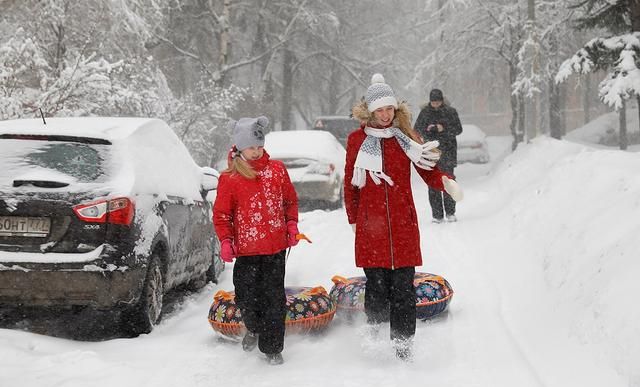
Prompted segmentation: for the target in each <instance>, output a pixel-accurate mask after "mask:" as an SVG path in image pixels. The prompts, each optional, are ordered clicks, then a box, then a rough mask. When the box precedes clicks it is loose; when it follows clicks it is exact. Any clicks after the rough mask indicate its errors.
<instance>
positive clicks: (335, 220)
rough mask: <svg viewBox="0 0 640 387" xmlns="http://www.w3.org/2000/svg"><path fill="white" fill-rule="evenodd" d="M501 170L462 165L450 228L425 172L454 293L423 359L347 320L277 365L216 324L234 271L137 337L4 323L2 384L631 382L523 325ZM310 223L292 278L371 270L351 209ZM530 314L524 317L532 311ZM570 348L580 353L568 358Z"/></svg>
mask: <svg viewBox="0 0 640 387" xmlns="http://www.w3.org/2000/svg"><path fill="white" fill-rule="evenodd" d="M503 140H504V139H500V141H498V142H494V143H492V146H494V147H498V148H494V150H493V153H494V155H500V154H502V151H503V150H504V149H505V147H508V146H509V144H508V140H506V141H503ZM490 170H491V166H490V165H486V166H478V165H463V166H461V167H460V168H459V169H458V170H457V172H458V179H459V181H460V182H461V183H462V185H463V187H464V188H465V190H466V199H465V201H464V202H462V203H461V204H460V206H459V208H458V215H459V219H460V221H459V222H458V223H451V224H440V225H436V224H432V223H430V210H429V205H428V200H427V191H426V188H425V187H423V186H422V185H421V184H420V182H419V181H416V180H415V179H414V187H415V190H414V197H415V200H416V206H417V209H418V213H419V215H418V217H419V222H420V226H421V227H420V228H421V234H422V248H423V257H424V262H425V265H424V266H423V267H422V268H419V271H427V272H431V273H436V274H440V275H442V276H444V277H445V278H447V279H448V280H449V281H450V283H451V284H452V286H453V288H454V290H455V295H454V297H453V301H452V303H451V305H450V308H449V311H448V313H445V314H443V315H441V316H439V317H438V318H435V319H433V320H432V321H428V322H418V328H417V334H416V343H415V359H414V362H413V363H412V364H405V363H402V362H399V361H398V360H396V359H395V357H394V356H393V351H392V349H391V347H390V345H389V343H388V341H387V340H382V341H381V342H375V341H373V340H371V339H370V338H368V337H366V336H365V335H364V334H363V330H362V325H361V324H348V323H346V322H344V321H342V320H340V319H339V318H338V319H336V320H334V322H333V324H332V326H331V328H330V329H329V331H328V332H326V333H325V334H323V335H319V336H300V335H289V336H287V338H286V342H285V351H284V353H283V354H284V358H285V364H284V365H282V366H280V367H273V366H269V365H267V364H266V363H265V362H264V361H263V360H262V358H261V356H259V355H258V353H250V354H247V353H244V352H243V351H242V349H241V348H240V346H239V345H237V344H235V343H230V342H228V341H225V340H221V339H220V338H219V337H218V336H217V335H216V334H215V333H214V332H213V331H212V329H211V328H210V326H209V325H208V322H207V312H208V309H209V306H210V304H211V301H212V297H213V294H214V293H215V292H216V291H217V290H218V289H227V290H228V289H232V288H233V286H232V283H231V268H230V267H228V268H227V269H226V270H225V272H224V273H223V275H222V278H221V281H220V283H219V284H217V285H213V284H209V285H208V286H207V287H206V288H205V289H203V290H202V291H201V292H200V293H198V294H195V295H193V296H190V297H189V298H187V299H186V300H184V302H182V303H181V304H180V305H179V306H178V307H177V308H175V310H173V311H172V312H171V313H170V314H168V315H166V316H164V320H163V322H162V323H161V324H160V326H158V327H157V328H156V329H155V330H154V331H153V332H152V333H151V334H149V335H143V336H141V337H138V338H135V339H116V340H109V341H105V342H97V343H96V342H77V341H71V340H65V339H58V338H52V337H47V336H41V335H36V334H33V333H28V332H22V331H17V330H7V329H0V364H1V366H0V367H2V368H1V369H0V386H2V387H14V386H16V387H17V386H33V387H35V386H38V387H40V386H64V387H71V386H74V387H75V386H77V387H81V386H83V387H84V386H104V387H114V386H119V387H125V386H136V387H141V386H155V387H160V386H194V387H196V386H213V385H225V386H281V385H288V386H327V385H331V386H353V387H360V386H362V387H365V386H366V387H372V386H385V387H391V386H407V385H437V386H442V387H444V386H465V387H469V386H483V387H501V386H505V387H507V386H509V387H512V386H518V387H528V386H570V385H579V386H581V387H584V386H591V385H594V386H595V385H607V386H614V385H616V386H617V385H623V384H620V383H617V381H618V379H616V376H615V375H613V374H612V372H611V371H609V370H604V371H602V372H593V373H590V372H589V369H588V365H589V364H592V363H591V362H592V360H593V359H591V358H589V357H587V358H586V359H584V362H582V361H580V360H582V359H580V356H579V354H578V351H576V350H574V349H573V348H572V347H571V346H570V345H568V344H567V345H559V346H558V347H557V348H548V346H547V345H548V342H542V341H541V342H540V346H541V348H539V349H535V348H534V347H532V344H531V343H532V342H534V344H535V341H536V340H537V338H539V337H540V333H539V332H537V333H536V332H533V333H532V337H529V338H526V337H527V332H523V329H526V328H527V325H525V324H517V323H518V322H519V321H520V320H519V318H518V317H516V318H514V317H513V313H512V312H513V308H514V307H513V305H514V303H513V302H507V301H508V300H505V297H508V295H509V294H510V291H509V290H506V289H505V288H504V287H505V286H507V284H509V282H508V281H507V278H506V277H507V276H506V275H505V273H509V270H512V269H513V270H517V268H516V269H514V268H512V267H509V263H508V262H509V257H508V255H509V254H513V253H514V250H515V249H517V242H514V243H516V244H514V243H511V242H509V239H510V238H513V237H514V235H513V232H512V230H510V229H509V227H510V226H509V224H508V223H505V222H500V221H487V219H489V218H493V217H495V216H496V214H500V212H501V211H502V207H503V206H504V205H505V204H504V203H506V202H508V201H509V200H510V198H508V197H496V193H495V192H493V191H492V188H491V186H490V185H489V184H488V180H489V179H490V176H491V175H488V173H489V171H490ZM493 184H499V182H493ZM300 230H301V231H302V232H304V233H306V234H307V235H308V236H309V237H310V238H311V239H312V240H313V241H314V243H313V244H310V245H309V244H306V245H302V246H300V247H297V248H296V249H295V250H294V251H293V252H292V253H291V256H290V257H289V261H288V265H287V276H286V283H287V284H288V285H290V286H316V285H322V286H324V287H325V288H326V289H327V290H329V289H330V288H331V285H332V283H331V277H332V276H333V275H336V274H339V275H342V276H347V277H348V276H353V275H361V271H359V270H358V269H356V268H355V267H354V265H353V234H352V231H351V228H350V227H349V225H348V224H347V223H346V216H345V214H344V210H343V209H342V210H337V211H332V212H324V211H312V212H307V213H304V214H302V216H301V222H300ZM514 246H515V247H514ZM502 247H504V249H502ZM496 257H498V258H500V259H496ZM505 262H507V263H505ZM496 264H498V265H500V266H497V265H496ZM516 278H517V277H516ZM509 286H512V287H513V286H515V287H519V286H521V287H522V288H527V287H529V286H533V285H531V284H527V283H519V284H518V283H515V284H514V283H510V284H509ZM520 290H521V291H520V293H522V294H527V292H526V291H522V289H520ZM509 301H512V300H509ZM527 313H528V312H522V313H521V314H520V316H523V317H522V319H525V318H528V317H527V316H528V314H527ZM534 323H537V322H531V324H534ZM540 324H542V328H541V329H542V330H543V331H544V323H542V322H541V323H540ZM514 327H519V328H516V329H514ZM386 333H387V334H388V332H386ZM383 337H385V338H386V335H383ZM551 337H553V336H552V335H551ZM532 348H534V349H532ZM552 352H554V353H555V355H552ZM567 356H570V357H572V358H573V357H575V358H576V359H578V360H576V361H575V362H573V363H572V362H568V363H567V364H563V365H560V364H559V363H558V362H562V361H563V357H567ZM554 362H555V363H554ZM551 363H554V364H556V365H557V367H556V368H554V367H553V366H552V365H550V364H551ZM541 365H542V366H541ZM585 367H587V368H586V371H585ZM558 369H560V370H558ZM577 371H581V372H582V375H576V374H575V373H576V372H577ZM567 380H573V381H575V382H576V384H573V383H570V384H567V383H566V381H567ZM607 382H608V383H607Z"/></svg>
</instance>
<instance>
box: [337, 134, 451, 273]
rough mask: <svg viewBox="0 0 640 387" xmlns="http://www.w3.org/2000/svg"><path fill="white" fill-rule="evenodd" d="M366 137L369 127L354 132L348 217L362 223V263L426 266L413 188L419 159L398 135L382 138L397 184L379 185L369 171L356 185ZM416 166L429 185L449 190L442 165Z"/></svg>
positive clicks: (359, 234)
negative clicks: (354, 179)
mask: <svg viewBox="0 0 640 387" xmlns="http://www.w3.org/2000/svg"><path fill="white" fill-rule="evenodd" d="M366 136H367V135H366V134H365V132H364V128H363V127H361V128H360V129H359V130H357V131H355V132H353V133H351V134H350V135H349V138H348V139H347V158H346V165H345V173H344V196H345V208H346V210H347V217H348V219H349V223H350V224H354V223H355V224H356V242H355V254H356V266H358V267H364V268H372V267H380V268H387V269H396V268H401V267H409V266H420V265H422V254H421V253H420V232H419V230H418V221H417V218H416V209H415V205H414V204H413V195H412V192H411V165H413V163H412V162H411V160H410V159H409V157H408V156H407V155H406V153H405V152H404V151H403V150H402V148H401V147H400V144H399V143H398V141H397V140H396V139H395V138H384V139H381V141H382V153H383V155H382V160H383V165H382V168H383V171H384V172H385V173H386V174H387V175H388V176H389V177H391V179H392V180H393V183H394V185H392V186H391V185H389V184H387V183H386V182H385V181H382V184H380V185H377V184H375V183H374V182H373V180H372V179H371V177H370V176H369V174H368V173H367V182H366V184H365V186H364V187H362V188H361V189H359V188H358V187H356V186H354V185H352V184H351V178H352V177H353V165H354V163H355V161H356V156H357V155H358V150H360V145H362V142H363V141H364V139H365V138H366ZM415 168H416V170H417V171H418V173H419V174H420V176H421V177H422V179H423V180H424V181H425V182H426V183H427V185H429V186H430V187H432V188H434V189H436V190H439V191H442V190H444V187H443V185H442V176H448V175H446V174H445V173H443V172H442V171H440V170H439V169H438V168H434V169H433V170H431V171H427V170H424V169H422V168H419V167H415ZM449 177H450V176H449Z"/></svg>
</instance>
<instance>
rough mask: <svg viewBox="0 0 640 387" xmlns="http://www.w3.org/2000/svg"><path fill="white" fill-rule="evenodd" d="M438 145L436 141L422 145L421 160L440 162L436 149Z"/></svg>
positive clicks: (438, 152) (438, 151)
mask: <svg viewBox="0 0 640 387" xmlns="http://www.w3.org/2000/svg"><path fill="white" fill-rule="evenodd" d="M438 145H440V143H439V142H438V141H429V142H426V143H424V144H422V158H425V159H427V160H431V161H438V160H440V153H441V152H440V149H438Z"/></svg>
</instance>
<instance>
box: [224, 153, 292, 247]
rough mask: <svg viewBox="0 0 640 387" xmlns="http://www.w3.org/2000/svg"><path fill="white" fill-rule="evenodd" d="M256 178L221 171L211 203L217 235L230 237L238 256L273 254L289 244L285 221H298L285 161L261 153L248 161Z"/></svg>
mask: <svg viewBox="0 0 640 387" xmlns="http://www.w3.org/2000/svg"><path fill="white" fill-rule="evenodd" d="M250 164H251V165H252V166H253V168H254V170H255V171H256V172H258V176H257V177H256V179H255V180H251V179H247V178H246V177H244V176H242V175H240V174H237V173H236V174H231V173H229V172H225V173H222V175H221V176H220V181H219V183H218V193H217V196H216V201H215V203H214V205H213V224H214V226H215V230H216V233H217V234H218V238H219V239H220V240H221V241H222V240H224V239H231V240H232V241H233V243H234V245H235V247H236V249H237V254H238V256H247V255H272V254H275V253H277V252H279V251H282V250H284V249H286V248H287V247H288V244H287V222H288V221H290V220H294V221H296V222H297V221H298V196H297V194H296V191H295V188H294V187H293V184H291V180H290V179H289V174H288V173H287V169H286V168H285V166H284V164H283V163H282V162H281V161H278V160H270V159H269V155H268V154H267V152H266V151H265V154H264V156H263V157H262V158H261V159H259V160H256V161H252V162H250Z"/></svg>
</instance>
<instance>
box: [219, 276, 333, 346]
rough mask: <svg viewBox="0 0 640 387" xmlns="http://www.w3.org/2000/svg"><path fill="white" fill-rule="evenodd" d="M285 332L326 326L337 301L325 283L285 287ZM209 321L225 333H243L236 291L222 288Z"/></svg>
mask: <svg viewBox="0 0 640 387" xmlns="http://www.w3.org/2000/svg"><path fill="white" fill-rule="evenodd" d="M285 293H286V295H287V315H286V317H285V329H286V333H307V332H312V331H320V330H322V329H323V328H325V327H327V326H328V325H329V323H330V322H331V320H333V316H334V315H335V313H336V304H335V303H334V302H333V301H332V300H331V297H330V296H329V294H328V293H327V290H326V289H325V288H324V287H322V286H317V287H315V288H309V287H286V288H285ZM209 324H211V327H212V328H213V330H214V331H216V332H219V333H221V334H223V335H225V336H229V337H234V336H241V335H244V332H245V327H244V323H243V322H242V312H240V308H238V307H237V306H236V303H235V293H234V292H226V291H224V290H219V291H218V292H217V293H216V294H215V295H214V296H213V304H212V305H211V308H210V309H209Z"/></svg>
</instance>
